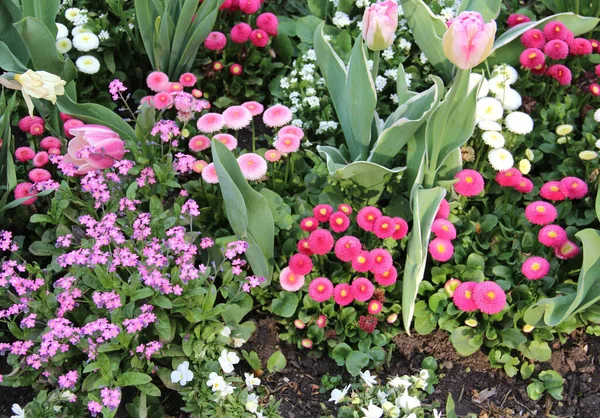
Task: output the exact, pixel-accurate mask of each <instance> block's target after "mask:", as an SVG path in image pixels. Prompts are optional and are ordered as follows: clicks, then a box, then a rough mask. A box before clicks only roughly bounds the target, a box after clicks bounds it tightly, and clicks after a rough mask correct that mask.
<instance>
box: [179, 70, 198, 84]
mask: <svg viewBox="0 0 600 418" xmlns="http://www.w3.org/2000/svg"><path fill="white" fill-rule="evenodd" d="M197 81H198V80H197V79H196V76H195V75H194V74H192V73H183V74H181V77H179V83H180V84H181V85H182V86H184V87H194V86H195V85H196V82H197Z"/></svg>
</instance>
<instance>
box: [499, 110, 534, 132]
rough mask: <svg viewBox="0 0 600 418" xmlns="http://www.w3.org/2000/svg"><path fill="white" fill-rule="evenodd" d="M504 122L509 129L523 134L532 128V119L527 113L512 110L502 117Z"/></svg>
mask: <svg viewBox="0 0 600 418" xmlns="http://www.w3.org/2000/svg"><path fill="white" fill-rule="evenodd" d="M504 124H505V125H506V128H508V130H509V131H511V132H512V133H515V134H520V135H525V134H528V133H530V132H531V131H532V130H533V119H531V116H529V115H528V114H527V113H523V112H512V113H510V114H508V115H507V116H506V118H504Z"/></svg>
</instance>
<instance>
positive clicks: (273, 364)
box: [267, 350, 287, 373]
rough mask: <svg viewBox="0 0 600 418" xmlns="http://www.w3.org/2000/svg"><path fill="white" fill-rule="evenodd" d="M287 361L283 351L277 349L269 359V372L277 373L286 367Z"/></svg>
mask: <svg viewBox="0 0 600 418" xmlns="http://www.w3.org/2000/svg"><path fill="white" fill-rule="evenodd" d="M286 365H287V361H286V360H285V356H284V355H283V353H282V352H281V351H279V350H278V351H275V352H274V353H273V354H271V357H269V359H268V360H267V370H268V371H269V373H277V372H280V371H282V370H283V369H285V366H286Z"/></svg>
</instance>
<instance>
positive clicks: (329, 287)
mask: <svg viewBox="0 0 600 418" xmlns="http://www.w3.org/2000/svg"><path fill="white" fill-rule="evenodd" d="M308 295H309V296H310V297H311V298H312V299H313V300H314V301H316V302H325V301H327V300H329V299H330V298H331V296H332V295H333V284H332V283H331V281H330V280H329V279H328V278H326V277H317V278H316V279H314V280H313V281H312V282H310V284H309V285H308Z"/></svg>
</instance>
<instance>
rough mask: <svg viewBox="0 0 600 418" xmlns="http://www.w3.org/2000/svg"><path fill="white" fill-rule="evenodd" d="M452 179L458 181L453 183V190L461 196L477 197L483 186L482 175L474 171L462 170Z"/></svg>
mask: <svg viewBox="0 0 600 418" xmlns="http://www.w3.org/2000/svg"><path fill="white" fill-rule="evenodd" d="M454 178H456V179H458V181H457V182H456V183H454V190H455V191H456V193H458V194H460V195H462V196H467V197H471V196H477V195H478V194H479V193H481V191H482V190H483V187H484V185H485V183H484V181H483V177H482V175H481V174H479V172H477V171H475V170H462V171H460V172H458V173H457V174H456V175H455V176H454Z"/></svg>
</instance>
